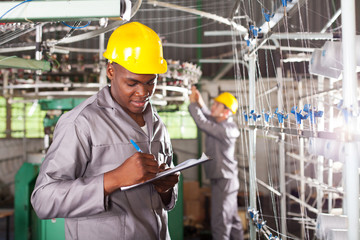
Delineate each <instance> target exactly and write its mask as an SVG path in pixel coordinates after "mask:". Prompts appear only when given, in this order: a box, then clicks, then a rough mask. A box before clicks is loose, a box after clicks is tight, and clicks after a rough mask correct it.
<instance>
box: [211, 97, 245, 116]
mask: <svg viewBox="0 0 360 240" xmlns="http://www.w3.org/2000/svg"><path fill="white" fill-rule="evenodd" d="M214 100H215V101H217V102H219V103H222V104H224V105H225V106H226V107H227V108H229V109H230V110H231V112H232V113H233V114H236V110H237V109H238V106H239V105H238V101H237V100H236V98H235V97H234V96H233V95H232V94H231V93H229V92H223V93H221V94H220V95H219V96H217V97H216V98H215V99H214Z"/></svg>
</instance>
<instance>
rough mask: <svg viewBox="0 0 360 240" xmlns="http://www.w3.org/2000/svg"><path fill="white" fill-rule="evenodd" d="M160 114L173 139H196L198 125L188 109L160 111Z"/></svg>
mask: <svg viewBox="0 0 360 240" xmlns="http://www.w3.org/2000/svg"><path fill="white" fill-rule="evenodd" d="M159 115H160V117H161V119H162V120H163V122H164V123H165V125H166V128H167V130H168V132H169V134H170V138H173V139H194V138H196V137H197V127H196V125H195V122H194V120H193V119H192V118H191V116H190V114H189V112H188V111H187V109H186V110H185V109H182V110H179V111H175V112H166V111H162V112H160V111H159Z"/></svg>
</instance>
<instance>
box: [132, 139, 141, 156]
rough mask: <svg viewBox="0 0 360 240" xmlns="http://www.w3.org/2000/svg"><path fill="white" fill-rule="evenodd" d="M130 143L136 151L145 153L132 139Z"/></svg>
mask: <svg viewBox="0 0 360 240" xmlns="http://www.w3.org/2000/svg"><path fill="white" fill-rule="evenodd" d="M130 142H131V144H132V145H133V146H134V147H135V149H136V151H138V152H141V153H142V152H143V151H141V149H140V147H139V146H138V145H137V144H136V143H135V142H134V141H133V140H132V139H130Z"/></svg>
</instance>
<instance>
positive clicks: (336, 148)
mask: <svg viewBox="0 0 360 240" xmlns="http://www.w3.org/2000/svg"><path fill="white" fill-rule="evenodd" d="M343 146H344V143H343V142H338V141H335V140H326V142H325V154H324V156H325V157H326V158H328V159H332V160H333V161H334V162H338V161H341V160H342V159H343V158H342V155H341V152H340V150H341V149H342V148H343Z"/></svg>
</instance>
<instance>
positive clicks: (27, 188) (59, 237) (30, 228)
mask: <svg viewBox="0 0 360 240" xmlns="http://www.w3.org/2000/svg"><path fill="white" fill-rule="evenodd" d="M82 101H84V99H78V98H64V99H54V100H48V99H41V100H39V104H40V106H41V110H45V111H47V114H46V116H45V118H44V121H43V124H44V131H45V139H49V140H48V144H47V146H45V149H47V147H48V145H49V144H50V141H51V137H52V132H53V130H54V127H55V125H56V123H57V121H58V120H59V118H60V116H61V114H62V113H64V111H68V110H71V109H73V108H74V107H75V106H77V105H78V104H80V103H81V102H82ZM44 142H46V141H44ZM36 157H37V158H38V160H36V161H31V162H25V163H24V164H23V165H22V166H21V167H20V169H19V171H18V172H17V173H16V175H15V203H14V208H15V223H14V226H15V231H14V232H15V240H49V239H51V240H64V239H65V230H64V226H65V225H64V223H65V222H64V219H62V218H57V219H48V220H42V219H39V218H38V217H37V215H36V213H35V212H34V210H33V208H32V206H31V203H30V196H31V193H32V191H33V190H34V186H35V181H36V178H37V176H38V174H39V169H40V165H41V162H42V160H43V157H44V154H37V156H36Z"/></svg>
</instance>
